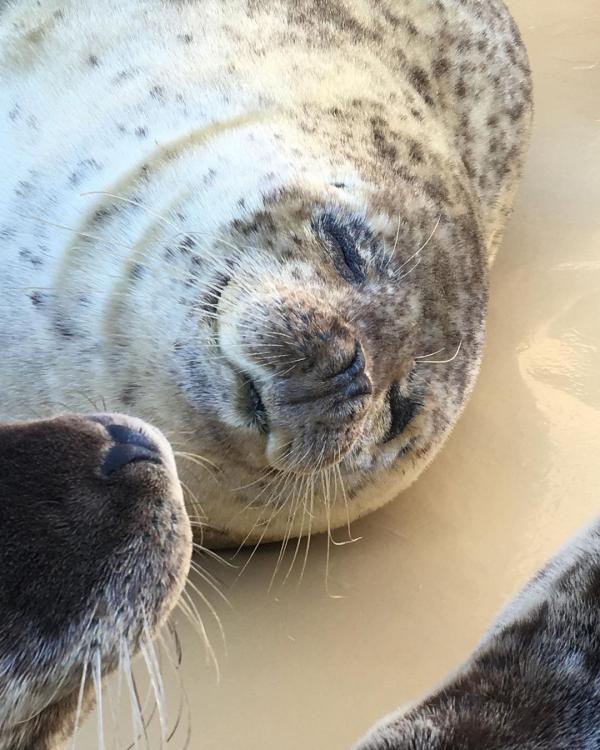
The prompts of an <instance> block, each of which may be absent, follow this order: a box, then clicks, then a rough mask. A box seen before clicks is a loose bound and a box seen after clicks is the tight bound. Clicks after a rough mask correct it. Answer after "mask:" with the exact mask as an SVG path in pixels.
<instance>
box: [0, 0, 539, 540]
mask: <svg viewBox="0 0 600 750" xmlns="http://www.w3.org/2000/svg"><path fill="white" fill-rule="evenodd" d="M0 75H1V77H2V81H3V85H2V87H1V90H0V102H1V106H0V112H1V113H2V115H1V117H0V144H1V148H2V162H1V164H2V166H1V174H0V177H1V179H0V186H1V187H0V243H1V244H0V254H1V255H0V257H1V259H2V269H3V278H2V310H1V315H0V340H1V342H2V352H3V356H2V359H1V361H0V384H1V387H2V393H3V399H2V404H1V412H2V416H3V417H4V418H7V419H14V418H22V417H29V416H31V415H32V414H40V415H44V414H50V413H52V412H53V411H54V410H56V409H57V408H63V407H66V408H68V409H70V410H74V411H80V410H81V409H89V408H90V407H89V401H90V400H91V401H93V402H94V403H96V404H99V403H101V402H102V400H104V402H105V403H106V404H107V405H108V407H109V408H110V409H114V410H117V411H124V412H128V413H136V414H139V415H140V416H142V417H144V418H146V419H149V420H150V421H151V422H153V423H155V424H157V425H158V426H159V427H160V428H162V429H164V430H168V431H169V437H170V438H171V439H173V440H174V441H176V444H177V447H178V448H179V449H180V454H181V464H180V467H179V468H180V472H183V473H184V480H185V482H186V486H188V487H189V488H190V493H191V494H192V495H194V496H195V497H196V498H197V500H198V501H199V503H200V505H201V506H202V509H203V513H204V515H205V517H206V522H207V525H208V527H209V531H208V536H207V541H210V542H211V543H212V544H214V545H218V544H225V543H236V544H237V543H240V542H256V541H259V540H261V539H262V540H264V541H268V540H273V539H281V538H288V537H289V536H291V535H306V534H309V533H310V532H311V531H312V532H317V531H323V530H325V529H327V528H334V527H337V526H340V525H342V524H346V523H347V522H348V523H349V522H350V520H352V519H354V518H356V517H358V516H360V515H362V514H364V513H366V512H368V511H371V510H373V509H374V508H377V507H378V506H380V505H381V504H383V503H384V502H386V501H387V500H388V499H390V498H391V497H392V496H394V495H395V494H397V492H398V491H400V490H401V489H403V488H404V487H406V486H407V485H409V484H410V483H411V482H412V481H413V480H414V479H415V478H416V477H417V476H418V475H419V473H420V472H421V471H422V470H423V469H424V467H425V466H426V465H427V464H428V463H429V461H430V460H431V459H432V457H433V456H434V455H435V453H436V452H437V451H438V450H439V448H440V447H441V445H442V444H443V443H444V440H445V438H446V437H447V436H448V434H449V432H450V430H451V429H452V427H453V425H454V424H455V422H456V420H457V418H458V417H459V414H460V412H461V410H462V408H463V406H464V404H465V402H466V400H467V397H468V395H469V393H470V391H471V389H472V387H473V384H474V380H475V377H476V374H477V371H478V368H479V364H480V360H481V355H482V346H483V340H484V324H485V316H486V303H487V293H488V292H487V289H488V265H489V261H490V259H491V257H492V256H493V254H494V252H495V250H496V248H497V246H498V243H499V241H500V238H501V235H502V230H503V227H504V225H505V222H506V219H507V216H508V214H509V210H510V207H511V203H512V199H513V194H514V191H515V187H516V185H517V181H518V177H519V175H520V172H521V169H522V163H523V158H524V150H525V146H526V142H527V137H528V132H529V125H530V119H531V83H530V72H529V67H528V61H527V56H526V52H525V50H524V47H523V44H522V41H521V37H520V35H519V32H518V30H517V27H516V25H515V23H514V22H513V20H512V18H511V17H510V15H509V13H508V11H507V9H506V8H505V6H504V4H503V3H502V1H501V0H487V1H486V2H481V1H480V0H358V2H357V1H356V0H326V1H321V0H268V1H267V0H203V2H194V0H100V1H99V0H40V2H38V1H37V0H36V2H34V1H33V0H19V2H16V1H15V2H11V1H9V2H8V5H7V6H5V8H4V11H3V12H2V15H1V16H0ZM203 462H204V463H205V465H206V467H207V473H206V474H204V473H203V469H202V468H201V466H200V464H203ZM210 465H212V467H213V468H212V469H211V470H210V471H208V469H210ZM211 471H212V474H211Z"/></svg>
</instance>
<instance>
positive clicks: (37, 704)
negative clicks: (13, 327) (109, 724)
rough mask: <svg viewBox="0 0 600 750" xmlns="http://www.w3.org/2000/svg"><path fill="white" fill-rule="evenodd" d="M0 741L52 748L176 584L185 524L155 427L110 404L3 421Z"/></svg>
mask: <svg viewBox="0 0 600 750" xmlns="http://www.w3.org/2000/svg"><path fill="white" fill-rule="evenodd" d="M0 506H1V510H0V516H1V518H2V523H0V563H1V564H0V610H1V611H2V619H1V622H0V676H1V679H0V748H2V750H5V749H6V750H8V748H10V749H11V750H21V749H24V748H33V747H35V748H36V750H49V749H50V748H52V749H54V748H57V747H61V746H62V743H63V742H64V741H65V740H66V739H67V738H68V736H69V735H70V734H71V733H72V732H73V730H74V728H75V723H76V721H77V720H78V718H80V717H81V715H82V713H83V712H85V711H87V710H88V709H89V708H90V707H91V705H92V703H93V693H94V688H93V686H94V681H95V682H96V684H97V685H98V684H99V681H100V679H101V677H102V676H104V675H106V674H108V673H109V672H110V671H111V670H113V669H114V668H115V667H116V666H117V665H118V664H119V663H121V664H123V660H124V659H128V658H129V656H130V655H132V654H133V653H135V652H136V651H137V649H138V647H139V646H140V645H141V644H143V643H144V641H147V640H148V639H150V638H152V637H153V636H154V635H155V633H156V632H157V630H158V628H160V626H161V624H162V623H163V622H164V620H165V618H166V617H167V615H168V613H169V612H170V610H171V608H172V607H173V606H174V604H175V602H176V599H177V596H178V594H179V592H180V590H181V588H182V586H183V581H184V579H185V576H186V574H187V570H188V567H189V561H190V555H191V532H190V524H189V520H188V518H187V515H186V513H185V510H184V506H183V501H182V496H181V491H180V488H179V482H178V480H177V474H176V471H175V464H174V461H173V456H172V453H171V450H170V448H169V445H168V443H167V442H166V440H165V438H164V437H163V436H162V435H161V433H160V432H159V431H158V430H156V429H155V428H153V427H150V426H149V425H147V424H146V423H144V422H142V421H140V420H135V419H132V418H129V417H122V416H119V415H98V416H94V417H90V418H84V417H78V416H70V415H67V416H61V417H58V418H55V419H50V420H43V421H36V422H27V423H14V424H10V425H2V426H0Z"/></svg>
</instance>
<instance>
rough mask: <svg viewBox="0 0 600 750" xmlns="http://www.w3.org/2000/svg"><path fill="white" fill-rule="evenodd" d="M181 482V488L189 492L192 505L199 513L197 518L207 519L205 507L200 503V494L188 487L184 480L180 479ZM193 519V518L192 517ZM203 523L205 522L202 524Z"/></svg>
mask: <svg viewBox="0 0 600 750" xmlns="http://www.w3.org/2000/svg"><path fill="white" fill-rule="evenodd" d="M179 484H180V485H181V488H182V489H183V490H185V492H187V494H188V497H189V500H190V503H191V505H192V508H193V509H194V512H195V513H197V514H198V516H197V518H198V520H199V521H201V520H204V521H205V520H206V519H207V515H206V513H205V512H204V509H203V507H202V506H201V505H200V501H199V500H198V496H197V495H196V494H194V493H193V492H192V491H191V489H190V488H189V487H188V485H187V484H186V483H185V482H184V481H183V480H182V479H180V480H179ZM190 520H192V518H190ZM202 525H203V524H202Z"/></svg>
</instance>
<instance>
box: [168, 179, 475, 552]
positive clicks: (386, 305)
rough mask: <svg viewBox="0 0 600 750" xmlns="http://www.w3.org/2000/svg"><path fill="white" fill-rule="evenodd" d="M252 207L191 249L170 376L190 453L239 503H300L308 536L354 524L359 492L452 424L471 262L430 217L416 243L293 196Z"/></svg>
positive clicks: (400, 472)
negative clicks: (196, 267)
mask: <svg viewBox="0 0 600 750" xmlns="http://www.w3.org/2000/svg"><path fill="white" fill-rule="evenodd" d="M266 205H267V206H268V207H267V208H265V211H264V212H261V213H259V214H257V215H255V216H254V217H253V218H252V220H251V221H248V222H246V223H243V222H236V223H235V224H234V226H233V227H232V228H231V232H230V235H229V236H228V238H227V240H225V241H223V242H222V243H219V244H218V245H217V246H215V247H214V248H211V250H210V251H208V250H205V249H203V247H202V243H201V242H198V243H197V244H194V248H193V252H194V253H198V255H199V257H201V259H202V264H203V268H204V269H205V274H206V275H205V276H204V280H203V282H202V283H200V284H199V286H198V291H197V294H198V302H197V305H196V306H195V307H194V312H193V316H194V322H195V326H196V329H195V335H194V336H193V337H192V338H191V339H190V338H189V337H188V338H187V339H186V340H185V341H181V342H179V346H178V348H177V353H176V359H177V362H178V366H179V368H180V369H179V380H180V383H181V385H182V388H183V391H184V393H185V395H186V398H187V399H188V401H189V404H190V405H191V407H192V410H195V411H196V412H197V414H198V415H201V419H202V430H201V432H200V434H198V435H197V436H196V437H195V440H196V439H197V440H198V441H200V451H201V452H202V453H203V455H205V456H208V457H210V458H211V459H212V460H214V461H215V462H216V463H217V464H218V465H219V466H220V467H221V468H222V469H224V471H223V472H222V473H221V477H222V478H221V481H222V482H227V481H228V480H229V481H231V483H232V484H233V482H234V481H235V479H238V480H239V479H240V477H241V481H238V484H239V485H240V486H239V487H237V488H236V487H234V490H235V492H238V493H241V495H242V498H243V504H244V506H246V505H249V509H250V510H251V511H257V512H258V511H259V510H260V509H261V508H264V507H265V506H267V507H270V508H271V509H272V510H273V513H276V512H277V510H276V509H278V508H280V507H282V506H285V505H287V507H288V509H289V513H295V512H296V511H297V510H298V507H301V506H302V504H304V505H306V503H307V501H308V502H309V503H310V505H311V507H312V510H311V511H310V512H311V514H312V517H313V519H314V524H315V525H314V526H313V530H315V529H319V528H321V529H322V528H327V524H328V523H329V524H330V525H334V523H335V522H336V521H333V520H332V519H333V517H334V515H335V513H336V512H338V514H342V513H343V514H349V515H352V516H355V515H357V513H356V510H355V509H354V508H352V507H350V509H348V507H347V504H348V503H351V502H352V501H353V495H354V494H355V492H356V491H357V490H358V489H360V487H361V486H363V485H365V484H370V483H372V482H373V480H375V479H377V478H380V477H382V476H383V475H384V474H386V473H389V472H390V471H393V474H394V482H395V486H396V491H397V490H398V489H400V488H401V487H402V486H405V485H406V484H407V483H409V482H410V481H412V479H414V477H415V476H416V475H417V474H418V473H419V472H420V470H421V469H422V468H423V467H424V465H425V464H426V463H427V462H428V461H429V460H430V458H431V457H432V455H433V454H434V453H435V450H436V449H437V448H438V447H439V446H440V445H441V443H442V442H443V438H444V437H445V435H446V434H447V433H448V431H449V429H450V428H451V427H452V425H453V424H454V422H455V420H456V418H457V415H458V413H459V411H460V409H461V406H462V404H463V403H464V400H465V399H466V396H467V393H468V390H469V388H470V385H471V383H472V381H473V379H474V376H475V374H476V372H477V369H478V365H479V360H480V356H481V344H482V337H483V319H484V313H485V302H486V282H485V279H486V276H485V272H486V269H485V260H484V258H483V253H481V252H478V248H477V244H476V238H474V236H473V232H472V231H471V232H469V227H467V226H465V225H461V223H460V222H454V223H453V222H452V221H450V220H449V219H448V218H447V217H440V216H439V215H438V216H437V217H436V216H435V214H433V213H430V214H428V215H426V217H425V218H424V220H423V233H422V235H421V236H419V237H418V241H417V242H416V243H415V238H414V237H411V238H410V242H409V240H408V238H407V237H405V236H403V230H402V228H401V227H399V226H398V224H396V225H395V226H391V225H389V224H388V225H386V226H385V227H384V229H383V230H382V229H381V228H378V227H377V226H376V222H375V221H374V220H373V218H372V217H370V216H368V215H367V214H365V213H362V214H361V213H360V212H358V211H355V210H351V209H349V208H348V207H347V206H344V205H335V204H334V203H331V202H327V201H319V200H315V199H314V198H312V197H310V196H306V195H305V196H303V195H302V194H300V193H295V194H294V193H291V194H289V195H286V196H281V195H280V196H277V198H276V199H275V200H274V201H272V202H271V203H267V204H266ZM470 243H472V245H473V246H471V245H470ZM444 246H445V247H446V251H447V252H454V253H455V257H460V258H461V260H462V261H463V262H462V263H461V265H460V266H456V267H454V268H453V267H452V266H451V265H450V263H449V256H448V255H447V254H446V251H445V250H444ZM466 246H467V247H466ZM217 259H218V260H217ZM207 268H208V269H210V270H206V269H207ZM240 467H243V468H244V470H245V475H241V472H240ZM396 469H397V471H396ZM232 478H233V479H232ZM342 485H343V487H342ZM235 492H234V494H233V497H234V498H235ZM335 495H337V500H335V498H334V496H335ZM294 505H296V507H294ZM345 506H346V507H345ZM370 507H371V508H372V503H371V506H370ZM244 512H247V511H246V510H244V511H242V513H244ZM327 514H333V515H330V517H329V518H326V516H327ZM239 515H240V513H239V509H238V517H239ZM287 515H288V513H283V514H281V516H287ZM281 516H280V517H281ZM300 516H302V513H299V514H297V517H296V518H295V522H296V525H298V524H300V520H299V518H300ZM257 518H258V516H257ZM269 518H270V514H269V512H268V511H266V512H263V514H262V518H261V521H260V523H259V525H260V526H262V528H261V529H260V532H261V533H262V532H264V531H265V529H264V524H265V523H269ZM340 518H341V516H340ZM337 522H338V523H339V522H340V519H339V518H338V520H337ZM342 522H343V519H342ZM291 523H292V522H290V526H291ZM251 525H252V524H250V526H251ZM246 530H247V529H246ZM301 531H302V530H301V529H300V528H299V527H298V528H294V529H293V530H292V532H291V533H301ZM307 531H308V527H307V526H305V528H304V532H305V533H306V532H307ZM276 533H277V532H276ZM268 536H269V531H267V532H266V538H268Z"/></svg>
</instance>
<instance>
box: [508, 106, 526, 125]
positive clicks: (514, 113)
mask: <svg viewBox="0 0 600 750" xmlns="http://www.w3.org/2000/svg"><path fill="white" fill-rule="evenodd" d="M524 111H525V105H524V104H523V102H518V104H515V106H514V107H511V109H509V110H508V116H509V117H510V119H511V120H512V121H513V122H517V120H520V119H521V117H523V112H524Z"/></svg>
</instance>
